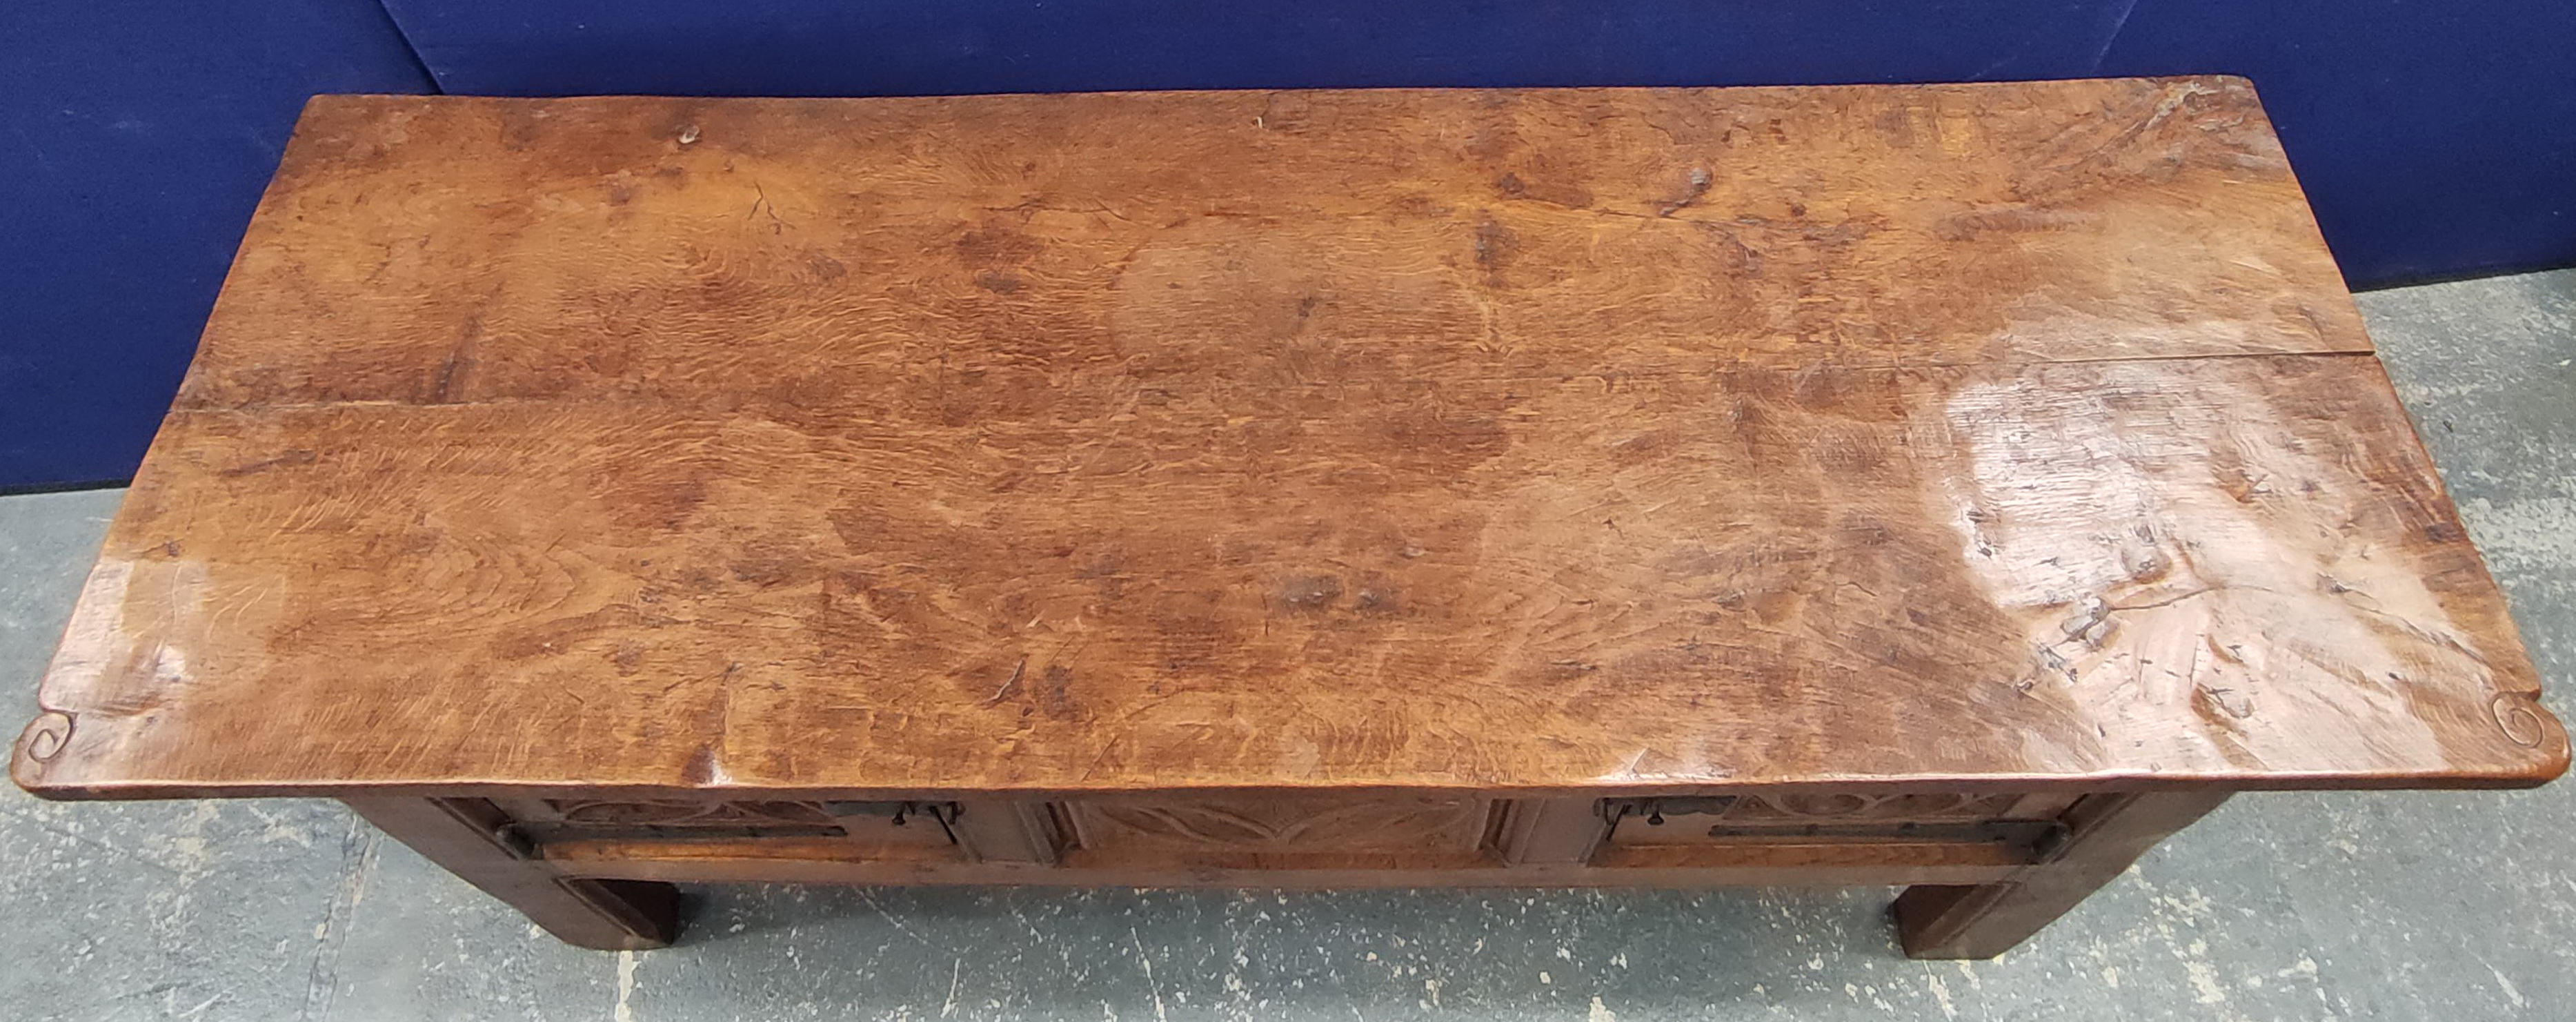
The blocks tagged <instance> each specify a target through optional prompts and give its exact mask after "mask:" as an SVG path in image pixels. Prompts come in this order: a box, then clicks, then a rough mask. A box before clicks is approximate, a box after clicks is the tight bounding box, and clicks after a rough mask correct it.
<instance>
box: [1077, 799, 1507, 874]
mask: <svg viewBox="0 0 2576 1022" xmlns="http://www.w3.org/2000/svg"><path fill="white" fill-rule="evenodd" d="M1489 806H1490V801H1489V800H1487V799H1484V798H1479V797H1475V796H1469V795H1302V794H1287V795H1192V796H1179V797H1147V798H1133V799H1125V798H1117V799H1112V798H1095V799H1077V800H1071V801H1067V802H1063V803H1060V807H1061V809H1062V812H1063V818H1064V819H1065V820H1066V821H1067V822H1068V823H1069V824H1070V825H1071V830H1072V835H1071V837H1072V844H1073V845H1074V847H1075V848H1076V849H1078V850H1079V851H1078V856H1079V858H1081V859H1083V860H1086V861H1089V862H1092V863H1121V862H1129V863H1171V864H1175V865H1206V866H1221V867H1229V868H1263V867H1281V868H1290V867H1298V866H1321V865H1361V864H1366V863H1372V862H1376V863H1383V864H1386V865H1389V866H1396V865H1409V864H1424V865H1429V864H1438V863H1452V862H1456V863H1463V862H1471V861H1482V859H1483V858H1484V852H1483V851H1482V849H1483V845H1484V841H1485V834H1486V830H1487V815H1488V809H1489ZM1073 857H1074V856H1072V855H1069V856H1068V858H1069V860H1070V859H1071V858H1073Z"/></svg>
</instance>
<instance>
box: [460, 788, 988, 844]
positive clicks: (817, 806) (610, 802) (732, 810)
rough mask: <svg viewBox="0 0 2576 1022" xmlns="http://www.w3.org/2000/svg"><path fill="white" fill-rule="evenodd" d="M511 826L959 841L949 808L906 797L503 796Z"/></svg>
mask: <svg viewBox="0 0 2576 1022" xmlns="http://www.w3.org/2000/svg"><path fill="white" fill-rule="evenodd" d="M497 804H499V805H500V806H501V807H502V808H503V809H504V810H505V811H507V812H508V813H509V814H510V818H511V820H512V823H513V826H515V827H516V828H517V829H518V830H519V832H520V833H522V834H523V835H525V836H527V837H528V838H529V839H531V840H534V841H539V842H545V841H567V840H595V839H619V838H639V839H656V840H691V839H707V840H713V839H731V838H795V837H840V838H846V839H849V840H852V841H859V842H864V843H868V844H875V845H889V846H918V847H936V846H945V845H950V844H954V843H955V841H954V838H953V836H952V835H951V834H950V832H949V828H948V826H947V820H946V819H943V818H942V814H943V813H945V812H947V810H946V809H944V808H942V807H939V806H933V805H928V804H916V803H905V802H887V803H861V802H826V801H813V800H806V801H786V800H757V799H743V800H727V799H537V798H521V799H502V800H498V802H497Z"/></svg>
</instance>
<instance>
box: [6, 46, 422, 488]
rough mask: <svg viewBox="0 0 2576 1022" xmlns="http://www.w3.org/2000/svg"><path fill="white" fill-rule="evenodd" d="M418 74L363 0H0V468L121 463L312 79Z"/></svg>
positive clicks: (48, 479) (147, 435)
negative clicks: (0, 223)
mask: <svg viewBox="0 0 2576 1022" xmlns="http://www.w3.org/2000/svg"><path fill="white" fill-rule="evenodd" d="M430 88H431V83H430V80H429V76H428V74H427V73H425V72H424V71H422V70H421V67H420V64H419V62H418V61H417V60H416V59H414V58H413V56H412V53H411V50H410V49H409V48H408V47H406V46H404V45H403V41H402V36H401V35H400V34H399V33H397V32H396V31H395V30H394V26H393V23H392V21H390V20H389V19H387V18H386V17H385V12H384V10H383V9H382V8H379V7H377V6H375V5H374V4H373V3H371V2H367V0H187V2H183V3H144V2H138V0H0V153H5V154H6V155H5V156H0V202H5V208H6V209H7V211H8V220H7V230H6V232H5V233H0V488H22V487H29V486H49V485H66V484H79V483H88V482H97V481H103V480H114V479H121V478H123V477H126V476H129V475H131V474H133V472H134V465H135V463H136V462H137V461H138V460H140V459H141V458H142V456H143V448H144V446H145V445H146V444H148V443H150V442H151V440H152V431H153V429H154V428H155V427H157V426H159V425H160V423H161V413H162V411H163V410H164V409H166V408H168V407H169V405H170V395H171V394H172V393H174V392H175V391H177V390H178V387H179V376H180V374H181V373H182V372H184V371H186V369H187V367H188V357H189V355H190V353H192V352H194V351H195V350H196V344H197V332H198V329H199V328H200V327H202V326H204V325H205V322H206V310H207V309H208V308H209V307H211V306H212V305H213V304H214V300H215V289H216V287H217V286H218V285H220V284H221V283H223V278H224V270H225V268H226V267H228V266H230V265H231V264H232V257H233V249H234V247H235V245H236V244H237V243H239V242H240V241H241V232H242V226H243V225H244V224H245V223H247V222H248V221H249V220H250V211H251V207H252V206H254V205H256V204H257V203H258V202H259V192H260V188H261V187H262V186H263V185H264V184H266V183H267V181H268V175H269V172H270V171H271V170H274V169H276V166H277V156H278V153H279V152H280V151H281V150H282V149H283V147H284V146H285V144H286V135H287V132H288V130H289V129H291V128H293V127H294V126H295V114H296V111H297V110H299V109H301V108H302V107H303V106H304V100H305V97H307V96H310V95H312V94H313V93H316V92H424V91H428V90H429V89H430Z"/></svg>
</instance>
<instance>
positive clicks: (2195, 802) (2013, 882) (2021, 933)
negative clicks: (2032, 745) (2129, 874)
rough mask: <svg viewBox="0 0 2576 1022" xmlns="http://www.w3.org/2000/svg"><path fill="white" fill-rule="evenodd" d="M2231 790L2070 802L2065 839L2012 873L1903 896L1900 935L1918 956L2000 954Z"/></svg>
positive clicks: (1910, 891) (1917, 889)
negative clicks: (2007, 876) (2006, 877)
mask: <svg viewBox="0 0 2576 1022" xmlns="http://www.w3.org/2000/svg"><path fill="white" fill-rule="evenodd" d="M2227 795H2228V793H2227V792H2224V791H2206V792H2204V791H2186V792H2130V793H2118V794H2104V795H2091V796H2087V797H2086V798H2085V799H2084V800H2083V801H2080V802H2077V803H2076V804H2075V805H2073V806H2072V807H2069V808H2068V809H2067V811H2066V814H2065V816H2064V817H2063V819H2064V821H2065V822H2066V825H2067V833H2066V838H2065V840H2064V841H2062V842H2060V843H2059V844H2058V845H2057V847H2055V848H2054V849H2051V850H2050V852H2049V854H2048V856H2047V858H2046V859H2045V860H2043V861H2041V862H2038V863H2035V864H2033V865H2031V866H2030V867H2029V868H2027V869H2025V870H2023V871H2022V872H2021V873H2019V874H2016V875H2015V876H2014V877H2013V878H2012V879H2010V880H2006V881H2000V882H1997V883H1991V884H1979V885H1976V886H1972V887H1949V886H1937V885H1929V884H1918V885H1916V886H1913V887H1908V888H1906V889H1905V893H1903V894H1901V895H1898V896H1897V899H1896V906H1895V915H1896V931H1897V937H1898V938H1899V939H1900V940H1901V941H1902V942H1903V943H1904V945H1905V953H1906V954H1907V955H1908V956H1910V957H1914V958H1992V957H1994V956H1996V955H1999V954H2002V953H2004V951H2006V950H2007V949H2010V948H2011V947H2012V946H2013V945H2015V944H2019V943H2021V942H2022V941H2023V940H2024V939H2025V938H2027V937H2029V936H2030V935H2031V934H2034V933H2037V932H2039V929H2040V927H2043V926H2046V925H2048V924H2049V923H2050V922H2052V921H2054V920H2055V919H2056V918H2057V917H2058V916H2061V915H2064V914H2066V910H2068V909H2071V908H2074V907H2075V904H2076V903H2077V902H2080V901H2083V900H2084V898H2085V896H2086V895H2089V894H2092V893H2093V892H2094V891H2095V890H2098V889H2100V888H2101V886H2102V885H2103V884H2106V883H2109V882H2111V878H2113V877H2116V876H2119V875H2120V872H2121V871H2122V870H2125V869H2128V868H2129V864H2130V863H2133V862H2136V861H2138V857H2139V856H2141V855H2144V854H2146V852H2147V849H2149V848H2153V847H2155V844H2156V842H2158V841H2161V840H2164V838H2165V836H2166V835H2168V834H2171V833H2173V832H2175V831H2177V830H2181V829H2182V828H2184V827H2186V826H2189V825H2190V824H2191V822H2192V821H2194V820H2197V819H2200V818H2201V816H2202V815H2204V814H2206V813H2208V812H2209V811H2210V810H2212V809H2216V808H2218V804H2219V803H2221V802H2224V801H2226V800H2227Z"/></svg>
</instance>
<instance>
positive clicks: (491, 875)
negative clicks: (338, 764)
mask: <svg viewBox="0 0 2576 1022" xmlns="http://www.w3.org/2000/svg"><path fill="white" fill-rule="evenodd" d="M341 801H342V802H345V803H347V804H348V806H349V808H350V809H353V810H355V811H356V812H357V814H358V815H359V816H362V817H365V818H366V820H367V822H369V823H372V824H375V825H376V828H377V829H379V830H382V831H384V832H385V833H386V834H389V835H392V836H393V837H394V839H395V840H398V841H401V842H402V843H404V844H406V845H410V846H411V848H412V850H413V851H416V852H419V853H420V854H421V855H423V856H425V857H427V858H428V859H429V860H430V861H431V862H435V863H437V864H439V865H440V866H444V867H446V868H447V870H448V871H449V872H451V873H454V874H456V875H457V876H459V877H461V878H463V879H464V880H465V882H466V883H469V884H473V885H474V886H476V887H479V888H482V889H483V892H484V893H486V894H489V895H491V896H493V897H495V898H499V899H501V900H502V901H504V902H507V903H509V904H510V905H511V906H512V907H514V908H517V909H518V910H519V911H521V912H524V913H526V914H527V916H528V919H529V920H530V921H532V922H535V923H536V924H537V925H538V926H542V927H544V928H545V929H546V932H548V933H552V934H554V935H555V936H556V937H559V938H561V939H562V940H563V942H564V943H567V944H572V945H575V946H578V947H586V948H597V949H599V950H602V951H639V950H643V949H646V948H657V947H667V946H669V945H670V943H671V939H672V938H673V937H675V936H677V935H678V934H679V930H680V913H679V889H678V888H676V887H673V886H671V885H670V884H664V883H651V882H645V881H634V880H588V879H582V878H578V877H568V876H564V875H563V874H561V873H560V872H558V871H556V870H555V868H554V867H553V866H551V865H549V864H547V862H546V861H545V860H544V859H540V858H537V857H536V856H534V855H533V854H531V853H530V852H529V850H528V849H527V848H526V847H524V846H523V845H521V844H519V843H518V842H517V841H516V840H515V839H513V838H512V837H511V835H510V834H509V833H508V831H507V829H506V828H507V826H508V824H509V822H510V821H509V817H508V816H507V815H505V814H503V813H502V812H501V811H500V809H499V808H498V807H496V806H494V805H492V803H490V802H487V801H484V800H483V799H478V798H347V799H342V800H341Z"/></svg>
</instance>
